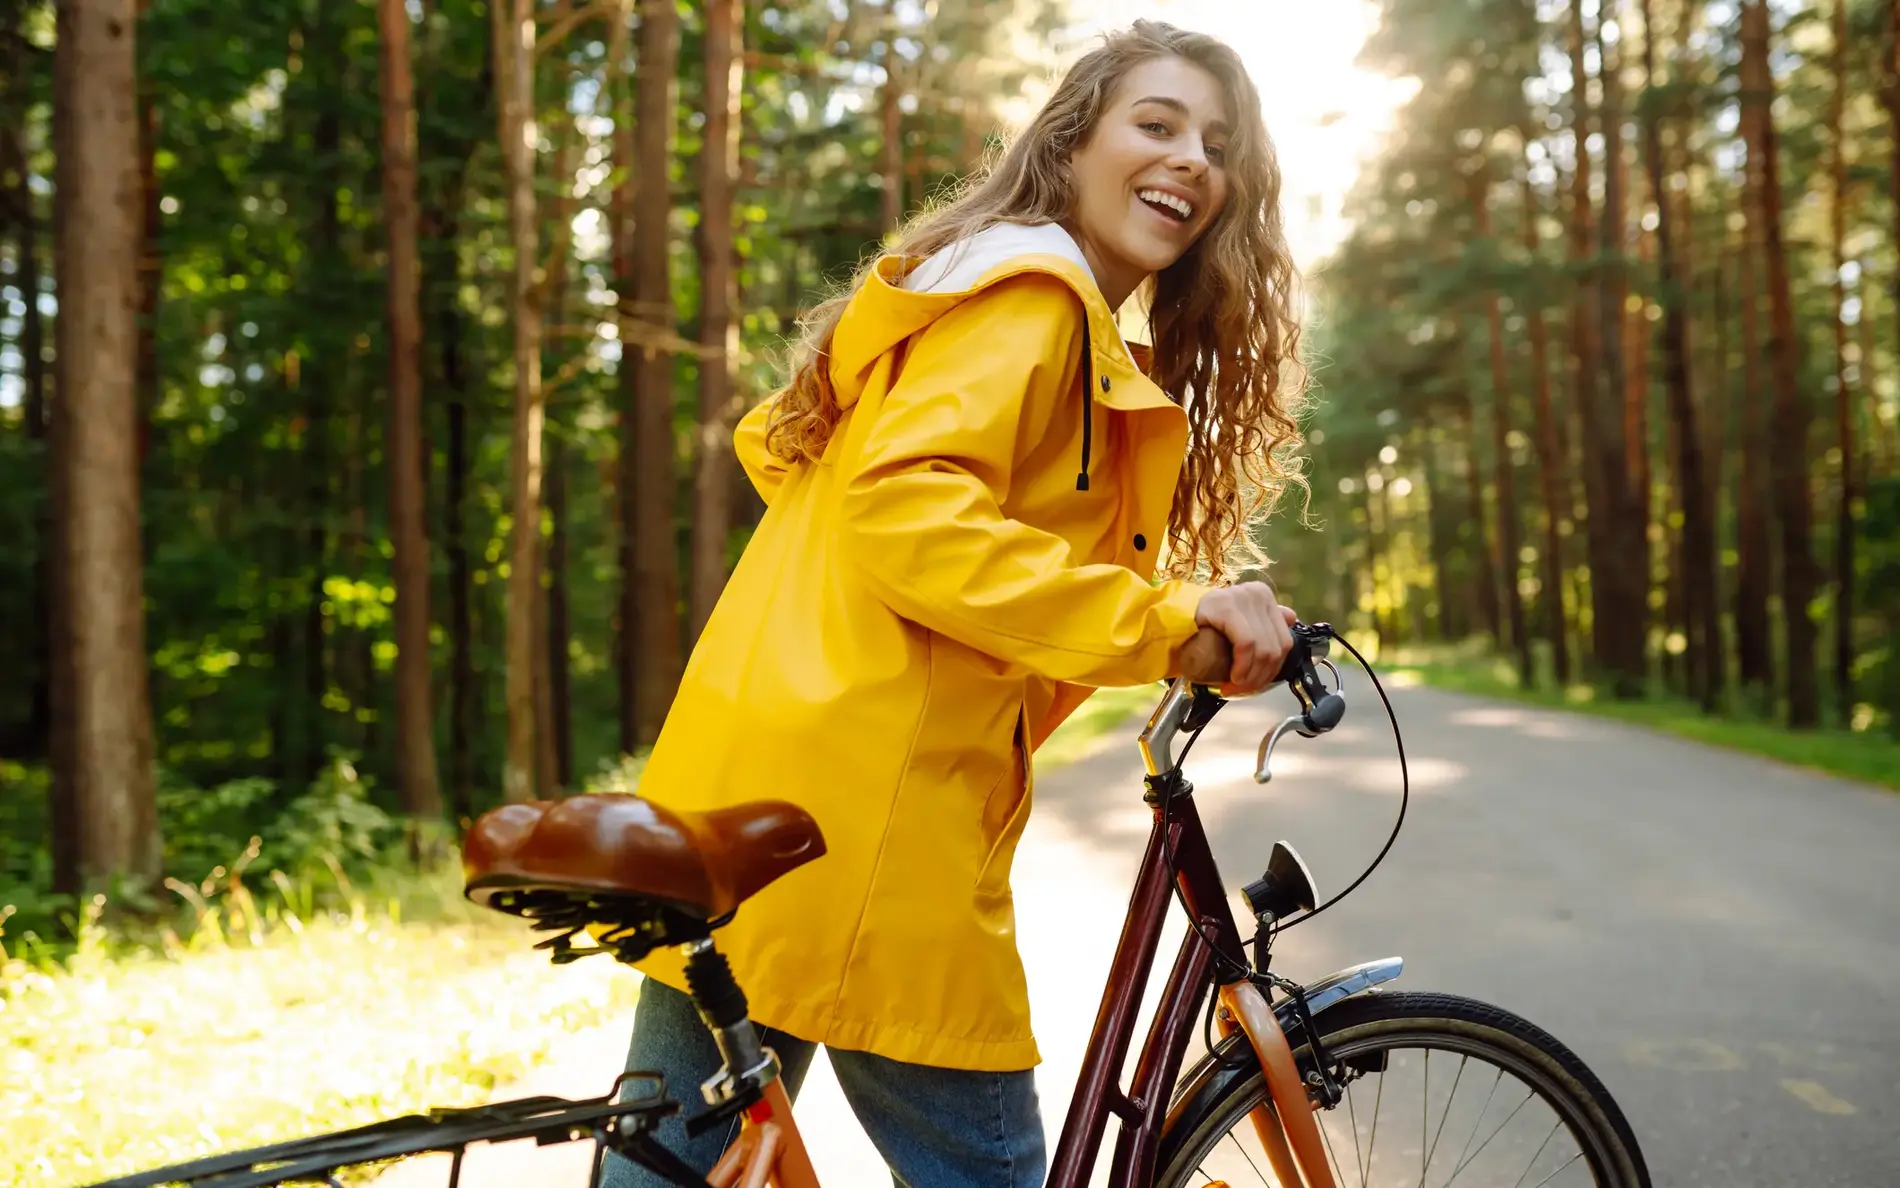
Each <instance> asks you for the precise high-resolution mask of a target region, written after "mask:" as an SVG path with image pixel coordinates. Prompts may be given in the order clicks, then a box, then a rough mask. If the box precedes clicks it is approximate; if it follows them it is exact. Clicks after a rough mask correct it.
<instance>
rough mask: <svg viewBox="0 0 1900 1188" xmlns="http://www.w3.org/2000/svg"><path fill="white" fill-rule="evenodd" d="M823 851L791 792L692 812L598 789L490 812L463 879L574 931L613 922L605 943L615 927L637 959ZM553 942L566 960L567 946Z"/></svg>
mask: <svg viewBox="0 0 1900 1188" xmlns="http://www.w3.org/2000/svg"><path fill="white" fill-rule="evenodd" d="M824 852H825V839H824V835H823V834H822V833H820V832H819V830H818V823H817V822H816V821H814V820H812V817H811V814H809V813H807V812H806V811H805V810H803V809H801V808H798V807H796V806H794V805H791V804H787V803H785V802H784V801H776V800H760V801H752V802H749V803H746V804H738V805H734V806H732V807H731V808H724V809H715V810H713V811H711V812H704V813H695V812H676V811H674V810H671V809H668V808H665V807H663V806H661V805H657V804H654V803H653V802H652V801H650V800H644V799H642V798H640V797H638V796H630V795H625V794H621V793H606V792H602V793H595V794H592V795H586V796H573V797H569V798H568V799H566V800H555V801H530V802H528V803H525V804H505V805H502V806H501V807H500V808H497V809H493V810H491V811H490V812H488V813H485V814H483V815H482V816H481V817H480V818H479V819H477V820H476V822H475V824H474V825H473V827H471V828H470V829H469V832H468V837H467V839H466V840H465V841H464V842H463V846H462V873H463V881H464V888H463V889H464V894H466V895H467V896H468V898H469V899H470V900H471V901H473V902H475V903H477V904H480V905H482V906H484V907H491V908H495V909H496V910H499V911H504V912H509V913H511V914H514V915H521V916H527V917H530V918H533V919H536V920H537V921H540V922H541V927H543V928H545V929H556V928H563V929H569V930H570V931H569V932H568V935H569V936H571V935H573V932H574V931H578V930H579V929H581V928H585V927H587V926H588V925H591V924H605V925H609V926H610V928H609V930H608V931H607V932H606V933H604V934H603V935H602V944H603V945H606V944H608V943H609V939H610V938H615V937H616V936H617V937H618V940H617V947H616V949H615V951H616V953H617V955H619V956H620V957H621V959H622V960H628V961H637V960H639V959H640V957H643V956H645V955H646V953H647V952H650V951H651V950H652V949H653V948H655V947H657V946H658V945H661V944H677V943H683V942H685V941H688V940H693V939H696V938H697V937H702V936H705V935H707V934H708V933H709V932H710V931H711V929H712V928H714V927H717V926H718V925H719V924H721V923H723V922H724V920H725V918H726V917H728V916H730V914H731V913H732V912H733V910H734V909H736V908H737V907H738V906H739V905H740V904H741V903H743V902H744V901H745V900H746V899H748V898H750V897H751V896H753V895H756V894H757V893H758V892H759V891H761V890H763V889H764V888H765V887H766V886H767V885H768V884H770V883H772V882H773V881H774V880H776V879H778V878H780V877H781V876H783V875H785V874H787V873H789V872H791V871H793V870H796V869H797V868H799V867H801V866H803V865H805V864H806V863H807V862H810V861H811V860H812V859H814V858H818V857H820V856H822V855H823V854H824ZM557 939H561V940H564V939H565V938H557ZM549 947H552V948H554V949H555V950H556V953H555V958H556V960H562V959H563V953H564V951H565V946H564V945H562V944H555V943H552V942H549ZM576 955H578V954H576Z"/></svg>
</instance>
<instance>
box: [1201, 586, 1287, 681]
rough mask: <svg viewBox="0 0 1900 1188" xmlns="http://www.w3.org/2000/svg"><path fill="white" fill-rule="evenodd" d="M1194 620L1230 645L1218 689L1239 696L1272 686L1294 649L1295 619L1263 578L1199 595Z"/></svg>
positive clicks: (1217, 588) (1218, 588)
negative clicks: (1223, 683) (1228, 668)
mask: <svg viewBox="0 0 1900 1188" xmlns="http://www.w3.org/2000/svg"><path fill="white" fill-rule="evenodd" d="M1194 621H1195V622H1196V623H1199V624H1200V625H1201V626H1203V627H1212V628H1214V629H1215V630H1216V631H1219V632H1220V633H1221V634H1222V635H1224V636H1226V637H1227V641H1228V642H1229V643H1230V644H1232V645H1233V649H1234V667H1233V671H1232V672H1231V673H1229V674H1228V678H1227V679H1228V684H1227V687H1226V688H1224V689H1222V690H1221V692H1222V693H1224V694H1226V695H1228V696H1236V697H1244V696H1247V695H1250V694H1253V693H1258V692H1260V691H1261V690H1262V689H1265V688H1266V687H1267V686H1268V685H1271V684H1272V683H1273V682H1274V680H1275V679H1276V678H1277V677H1278V676H1279V675H1280V669H1281V666H1283V665H1284V664H1285V663H1286V657H1287V653H1289V652H1291V651H1292V650H1293V631H1292V626H1293V624H1294V623H1296V622H1298V621H1299V616H1297V615H1295V614H1294V613H1293V611H1292V609H1291V608H1289V607H1284V606H1281V605H1280V601H1279V599H1277V598H1275V597H1274V596H1273V587H1271V586H1269V585H1267V584H1266V583H1265V582H1241V583H1240V584H1239V585H1234V586H1219V587H1216V588H1215V589H1212V590H1209V591H1208V592H1207V593H1205V594H1203V595H1201V601H1200V603H1199V604H1198V605H1197V606H1196V607H1195V610H1194Z"/></svg>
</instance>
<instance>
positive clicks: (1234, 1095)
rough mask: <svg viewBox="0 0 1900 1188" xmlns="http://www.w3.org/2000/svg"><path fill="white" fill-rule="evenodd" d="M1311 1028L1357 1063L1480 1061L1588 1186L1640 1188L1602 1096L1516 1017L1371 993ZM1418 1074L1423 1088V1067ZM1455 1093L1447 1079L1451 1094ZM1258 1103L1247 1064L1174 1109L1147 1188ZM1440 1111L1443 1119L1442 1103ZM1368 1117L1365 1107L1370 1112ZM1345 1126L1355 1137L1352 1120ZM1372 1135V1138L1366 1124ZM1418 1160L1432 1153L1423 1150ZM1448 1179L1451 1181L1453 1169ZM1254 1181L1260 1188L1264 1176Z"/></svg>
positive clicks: (1302, 1050) (1447, 997)
mask: <svg viewBox="0 0 1900 1188" xmlns="http://www.w3.org/2000/svg"><path fill="white" fill-rule="evenodd" d="M1315 1024H1316V1025H1317V1027H1318V1029H1319V1033H1320V1038H1321V1042H1322V1044H1323V1045H1324V1046H1325V1048H1326V1049H1327V1050H1328V1052H1329V1053H1330V1054H1331V1055H1332V1056H1334V1058H1335V1059H1342V1060H1351V1059H1354V1058H1359V1059H1360V1060H1361V1061H1362V1062H1363V1061H1364V1060H1365V1059H1366V1058H1367V1057H1369V1056H1371V1055H1372V1054H1375V1053H1384V1054H1387V1055H1389V1054H1390V1053H1393V1052H1397V1051H1404V1050H1416V1049H1426V1050H1429V1051H1433V1052H1437V1051H1449V1052H1453V1053H1463V1055H1464V1056H1465V1057H1466V1058H1470V1057H1477V1058H1479V1059H1482V1060H1485V1061H1486V1062H1487V1063H1490V1064H1492V1065H1493V1066H1495V1067H1497V1068H1500V1069H1502V1070H1504V1071H1506V1072H1509V1073H1511V1074H1512V1075H1513V1076H1514V1077H1516V1078H1517V1079H1518V1080H1520V1081H1521V1082H1523V1083H1524V1084H1526V1085H1528V1086H1529V1087H1530V1089H1531V1090H1532V1092H1533V1093H1535V1094H1536V1095H1537V1096H1539V1097H1541V1098H1542V1100H1543V1101H1544V1103H1545V1104H1546V1105H1547V1106H1549V1107H1550V1109H1551V1111H1552V1112H1553V1113H1554V1114H1555V1115H1556V1116H1557V1117H1558V1119H1559V1121H1560V1122H1561V1123H1562V1124H1563V1125H1565V1126H1566V1127H1567V1128H1568V1129H1569V1131H1570V1134H1571V1136H1572V1138H1573V1139H1574V1140H1575V1141H1576V1143H1577V1145H1578V1147H1579V1148H1580V1150H1581V1152H1582V1157H1583V1158H1584V1159H1585V1160H1587V1165H1588V1168H1589V1171H1590V1173H1591V1175H1592V1178H1593V1179H1594V1181H1595V1183H1596V1185H1597V1186H1598V1188H1649V1185H1650V1180H1649V1170H1648V1168H1647V1166H1646V1165H1645V1163H1644V1161H1643V1154H1642V1149H1641V1147H1640V1145H1639V1144H1638V1143H1637V1140H1636V1135H1635V1132H1634V1131H1633V1130H1632V1129H1631V1128H1630V1125H1629V1122H1628V1120H1627V1119H1626V1118H1625V1117H1624V1116H1623V1111H1622V1109H1621V1108H1620V1107H1619V1106H1618V1105H1617V1103H1616V1100H1615V1099H1614V1098H1613V1097H1611V1095H1610V1092H1609V1090H1608V1089H1606V1088H1605V1087H1604V1085H1603V1082H1602V1081H1601V1080H1599V1079H1598V1078H1597V1076H1596V1074H1595V1073H1593V1072H1591V1071H1590V1069H1589V1067H1588V1066H1587V1065H1585V1064H1584V1062H1583V1061H1582V1060H1581V1059H1579V1058H1578V1057H1577V1055H1576V1054H1575V1053H1573V1052H1572V1051H1570V1049H1569V1048H1567V1047H1565V1046H1564V1045H1563V1043H1561V1042H1560V1041H1559V1040H1558V1039H1557V1038H1556V1037H1554V1036H1552V1035H1551V1034H1550V1033H1549V1032H1546V1031H1544V1030H1543V1029H1542V1028H1540V1027H1538V1026H1537V1025H1536V1024H1534V1023H1531V1022H1530V1021H1528V1020H1526V1019H1523V1018H1521V1017H1519V1016H1517V1015H1514V1014H1512V1013H1511V1012H1509V1011H1506V1010H1503V1009H1502V1008H1499V1007H1495V1006H1491V1005H1490V1004H1488V1003H1483V1002H1478V1001H1476V1000H1474V999H1469V998H1462V997H1459V996H1456V995H1451V994H1436V993H1418V992H1390V993H1388V992H1378V991H1375V992H1372V993H1369V994H1365V995H1361V996H1359V997H1356V998H1351V999H1348V1000H1346V1001H1345V1002H1342V1003H1340V1004H1339V1005H1338V1006H1335V1007H1332V1008H1330V1009H1328V1010H1326V1011H1323V1012H1321V1013H1320V1014H1319V1015H1318V1016H1317V1017H1316V1019H1315ZM1236 1038H1237V1037H1236ZM1288 1038H1289V1039H1290V1040H1292V1041H1294V1056H1295V1058H1296V1059H1297V1060H1298V1061H1299V1063H1300V1066H1301V1069H1302V1071H1305V1070H1307V1069H1310V1068H1312V1067H1313V1062H1312V1057H1311V1053H1310V1052H1309V1050H1308V1046H1307V1045H1306V1044H1304V1043H1301V1042H1299V1041H1300V1038H1301V1037H1299V1036H1298V1035H1297V1033H1293V1034H1289V1037H1288ZM1382 1071H1383V1070H1382ZM1426 1075H1427V1078H1428V1079H1427V1081H1426V1085H1427V1089H1428V1090H1429V1085H1430V1081H1429V1064H1428V1066H1427V1074H1426ZM1381 1089H1383V1078H1382V1084H1381ZM1456 1092H1457V1089H1456V1083H1455V1082H1454V1087H1453V1096H1454V1097H1455V1096H1456ZM1265 1099H1266V1083H1265V1078H1264V1077H1263V1076H1262V1075H1261V1073H1260V1070H1259V1068H1258V1066H1257V1065H1255V1064H1253V1062H1251V1061H1248V1062H1247V1064H1246V1065H1244V1066H1242V1067H1240V1068H1238V1069H1234V1070H1232V1071H1229V1072H1225V1073H1222V1074H1220V1075H1217V1076H1214V1077H1212V1078H1209V1079H1207V1080H1206V1081H1204V1082H1203V1083H1202V1084H1201V1086H1200V1087H1199V1089H1198V1090H1197V1091H1196V1092H1195V1093H1194V1094H1193V1096H1192V1097H1191V1098H1190V1099H1186V1100H1182V1101H1179V1102H1177V1103H1176V1105H1175V1108H1174V1109H1173V1110H1171V1111H1170V1113H1171V1121H1170V1124H1169V1125H1168V1127H1167V1129H1166V1130H1164V1131H1163V1133H1162V1136H1161V1142H1160V1146H1159V1150H1158V1152H1157V1157H1156V1161H1155V1167H1156V1174H1155V1178H1154V1184H1155V1185H1156V1188H1185V1186H1186V1185H1188V1184H1190V1183H1194V1182H1196V1180H1195V1176H1196V1172H1197V1169H1200V1168H1201V1167H1202V1166H1203V1164H1204V1163H1205V1162H1206V1161H1207V1159H1208V1158H1209V1156H1210V1154H1211V1153H1212V1152H1213V1151H1214V1149H1215V1148H1216V1147H1217V1146H1218V1145H1219V1144H1220V1143H1221V1142H1222V1141H1223V1140H1224V1139H1225V1138H1227V1136H1228V1135H1229V1133H1230V1132H1232V1131H1234V1130H1235V1128H1236V1127H1251V1123H1250V1122H1249V1121H1248V1115H1249V1114H1250V1113H1251V1112H1252V1111H1253V1110H1254V1109H1255V1108H1257V1107H1258V1106H1259V1105H1261V1104H1262V1103H1263V1102H1264V1101H1265ZM1336 1108H1337V1107H1336ZM1446 1108H1447V1113H1449V1110H1450V1103H1449V1102H1448V1103H1447V1107H1446ZM1486 1108H1487V1109H1488V1104H1487V1107H1486ZM1377 1110H1378V1107H1377V1106H1376V1105H1375V1107H1374V1111H1375V1115H1376V1113H1377ZM1481 1118H1482V1115H1481ZM1440 1125H1441V1129H1442V1126H1443V1123H1442V1122H1441V1124H1440ZM1353 1126H1354V1131H1355V1134H1356V1132H1357V1129H1358V1123H1357V1121H1356V1120H1355V1121H1354V1123H1353ZM1373 1134H1374V1136H1375V1137H1376V1135H1377V1119H1376V1117H1375V1118H1374V1129H1373ZM1355 1145H1356V1144H1355ZM1354 1153H1355V1154H1357V1152H1356V1150H1355V1152H1354ZM1370 1154H1371V1152H1370V1151H1368V1156H1370ZM1426 1157H1427V1159H1428V1160H1429V1159H1430V1158H1431V1157H1432V1156H1431V1154H1430V1153H1429V1152H1428V1153H1427V1156H1426ZM1533 1158H1535V1156H1533ZM1256 1170H1257V1169H1256ZM1527 1170H1528V1169H1527ZM1201 1174H1202V1176H1205V1175H1206V1173H1205V1172H1202V1173H1201ZM1409 1174H1410V1173H1409V1172H1408V1173H1407V1175H1408V1177H1409ZM1421 1175H1422V1173H1421ZM1453 1175H1454V1179H1455V1178H1456V1175H1457V1172H1456V1170H1454V1173H1453ZM1362 1178H1363V1175H1362ZM1261 1179H1262V1182H1263V1183H1264V1182H1267V1181H1266V1178H1265V1176H1264V1175H1262V1177H1261ZM1526 1182H1527V1183H1531V1182H1535V1181H1526ZM1342 1188H1346V1186H1345V1185H1342Z"/></svg>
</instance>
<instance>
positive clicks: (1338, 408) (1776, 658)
mask: <svg viewBox="0 0 1900 1188" xmlns="http://www.w3.org/2000/svg"><path fill="white" fill-rule="evenodd" d="M1381 14H1382V18H1383V20H1382V25H1381V27H1380V29H1379V32H1378V33H1377V34H1376V35H1375V36H1374V37H1373V38H1372V40H1371V41H1370V42H1369V44H1368V45H1367V46H1366V48H1365V50H1364V58H1365V60H1366V61H1368V62H1370V63H1372V64H1374V65H1375V66H1377V67H1378V68H1379V69H1381V70H1384V71H1387V72H1390V73H1392V74H1394V75H1400V76H1412V77H1416V78H1418V79H1419V80H1421V82H1422V84H1423V85H1422V86H1421V88H1420V90H1419V92H1418V94H1417V95H1416V96H1415V97H1414V98H1413V99H1412V100H1411V101H1410V102H1409V103H1408V104H1407V105H1406V106H1405V107H1404V108H1403V109H1402V110H1401V111H1400V112H1399V113H1398V116H1397V123H1396V126H1395V127H1394V128H1393V130H1392V133H1391V136H1390V139H1389V141H1388V143H1387V144H1386V146H1385V148H1384V151H1382V152H1381V154H1380V155H1379V156H1378V158H1377V159H1376V160H1375V161H1372V162H1369V163H1368V165H1367V167H1366V169H1365V170H1364V172H1363V173H1362V175H1361V177H1360V181H1359V184H1358V186H1357V188H1356V189H1355V191H1354V193H1353V195H1352V196H1351V199H1350V200H1349V206H1348V214H1349V216H1350V218H1351V220H1352V231H1351V233H1350V235H1349V236H1348V237H1347V239H1346V241H1345V242H1344V243H1343V244H1342V245H1341V247H1340V249H1339V250H1338V251H1337V252H1336V253H1335V255H1334V256H1333V257H1332V258H1331V259H1329V260H1328V261H1327V262H1326V265H1325V267H1324V269H1323V270H1322V271H1321V273H1320V275H1319V276H1317V277H1316V278H1314V281H1313V283H1314V285H1315V287H1316V288H1317V289H1319V290H1320V291H1321V292H1322V296H1321V297H1320V298H1319V299H1318V301H1317V302H1316V304H1317V305H1318V307H1319V309H1320V325H1319V326H1318V327H1317V328H1316V337H1318V338H1319V339H1320V341H1321V342H1322V343H1323V345H1322V346H1321V347H1320V348H1319V354H1320V356H1321V358H1320V359H1319V366H1320V368H1321V371H1320V375H1321V384H1322V388H1323V397H1322V400H1321V401H1320V403H1319V408H1318V412H1317V413H1316V415H1315V416H1314V417H1313V418H1312V420H1311V422H1310V424H1309V426H1308V444H1309V453H1310V454H1311V457H1312V460H1313V469H1314V482H1313V493H1314V498H1313V502H1312V506H1311V509H1310V514H1311V516H1312V519H1313V520H1314V521H1315V522H1316V523H1319V524H1323V525H1324V530H1322V531H1318V532H1305V533H1292V534H1282V536H1280V537H1278V538H1276V540H1285V541H1286V542H1287V547H1286V548H1285V549H1284V550H1283V552H1284V553H1285V555H1286V557H1287V559H1288V560H1289V561H1292V562H1294V563H1295V564H1294V565H1293V566H1292V568H1294V569H1296V571H1297V572H1298V573H1300V574H1305V575H1309V576H1310V580H1309V581H1308V582H1306V583H1301V582H1299V581H1298V580H1297V578H1295V579H1291V580H1290V584H1291V585H1293V586H1294V587H1295V588H1297V589H1301V590H1302V591H1303V592H1304V591H1306V590H1317V589H1319V588H1321V583H1322V582H1323V581H1324V580H1326V579H1325V578H1323V577H1322V576H1321V575H1330V576H1331V579H1332V580H1333V581H1334V582H1335V583H1336V586H1335V589H1336V590H1337V592H1336V593H1334V594H1331V595H1330V596H1321V598H1320V601H1323V602H1325V603H1326V604H1328V605H1331V606H1350V607H1353V608H1354V609H1355V610H1356V611H1357V613H1358V614H1359V616H1361V618H1362V620H1363V622H1364V624H1365V625H1366V626H1367V627H1368V628H1370V629H1371V630H1373V631H1375V632H1376V633H1377V636H1378V638H1379V639H1380V641H1381V642H1384V643H1390V642H1393V641H1408V640H1431V639H1437V640H1449V639H1461V638H1465V637H1468V636H1472V635H1478V636H1481V637H1484V638H1487V639H1489V640H1490V641H1492V643H1493V645H1494V646H1495V648H1496V649H1498V650H1499V652H1501V653H1502V654H1504V655H1506V656H1508V657H1510V659H1511V662H1512V664H1513V666H1514V668H1515V669H1516V673H1517V677H1516V679H1517V681H1518V682H1519V684H1520V685H1522V686H1534V685H1538V684H1543V685H1546V686H1556V687H1565V686H1570V685H1572V684H1573V683H1575V682H1586V683H1587V684H1588V685H1589V686H1590V687H1591V688H1592V689H1593V690H1596V691H1600V692H1601V693H1602V694H1603V695H1605V696H1607V697H1617V698H1640V697H1644V696H1646V695H1651V694H1655V693H1658V692H1662V693H1664V694H1666V695H1674V696H1677V697H1680V698H1683V699H1687V700H1690V701H1693V702H1694V703H1695V704H1696V705H1698V706H1699V707H1700V708H1701V709H1702V710H1703V711H1705V712H1707V713H1710V714H1724V715H1732V716H1738V717H1741V718H1744V719H1746V720H1752V721H1755V722H1758V723H1760V724H1761V725H1762V726H1763V727H1764V728H1766V729H1778V728H1779V729H1792V730H1797V731H1805V730H1813V729H1816V728H1830V727H1831V728H1836V729H1840V730H1845V731H1849V732H1857V733H1868V732H1876V733H1878V732H1893V731H1896V730H1900V712H1897V711H1900V657H1896V656H1895V655H1894V654H1893V651H1892V649H1891V645H1890V641H1891V640H1892V638H1893V636H1894V633H1895V630H1896V628H1897V627H1900V582H1897V581H1896V578H1897V577H1900V568H1896V566H1900V466H1896V462H1897V461H1900V416H1897V413H1900V405H1897V404H1896V399H1895V393H1896V388H1897V384H1896V379H1900V355H1896V345H1897V344H1900V334H1897V333H1896V331H1897V330H1900V300H1897V298H1900V273H1897V272H1896V255H1895V249H1896V244H1900V234H1897V233H1900V205H1896V198H1900V184H1897V182H1900V41H1896V30H1897V29H1900V4H1886V3H1879V4H1876V3H1852V2H1850V0H1828V2H1826V3H1810V4H1794V3H1762V2H1759V0H1754V2H1743V3H1740V4H1736V3H1724V2H1720V0H1708V2H1704V0H1598V2H1597V3H1595V4H1591V3H1584V2H1583V0H1576V2H1574V3H1572V2H1561V3H1559V2H1550V0H1546V2H1543V3H1535V4H1533V3H1529V2H1519V0H1470V2H1468V3H1461V4H1437V3H1430V2H1428V0H1387V2H1386V3H1384V4H1383V5H1382V9H1381ZM1304 596H1305V597H1306V598H1308V599H1309V600H1312V599H1313V598H1314V595H1313V594H1305V595H1304Z"/></svg>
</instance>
